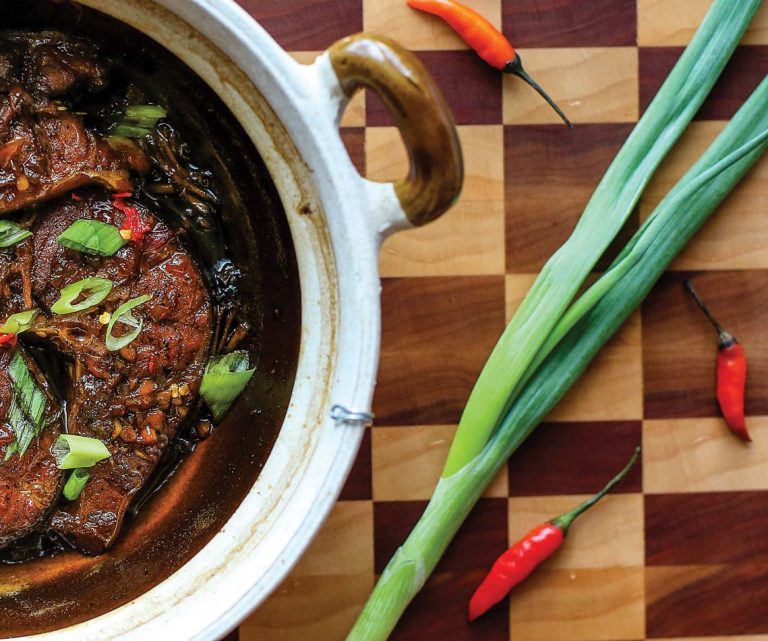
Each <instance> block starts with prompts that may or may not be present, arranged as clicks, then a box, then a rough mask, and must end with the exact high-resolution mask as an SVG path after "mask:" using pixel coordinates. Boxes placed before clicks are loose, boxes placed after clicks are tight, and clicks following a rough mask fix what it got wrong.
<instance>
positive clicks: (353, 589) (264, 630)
mask: <svg viewBox="0 0 768 641" xmlns="http://www.w3.org/2000/svg"><path fill="white" fill-rule="evenodd" d="M341 556H343V555H339V557H341ZM372 588H373V575H372V574H370V575H369V574H363V575H357V576H343V577H340V576H312V577H295V576H290V577H289V578H288V579H286V580H285V581H284V582H283V584H282V585H281V586H280V587H279V588H278V589H277V591H276V592H275V593H274V594H273V595H272V596H271V597H270V599H269V600H268V601H266V602H265V603H264V605H262V606H261V607H260V608H259V609H258V610H256V612H254V613H253V614H252V615H251V616H250V617H249V618H248V619H246V620H245V621H244V622H243V623H242V625H241V626H240V641H296V639H313V640H318V641H319V640H321V639H344V638H345V637H346V636H347V633H348V632H349V630H350V629H351V628H352V625H353V624H354V622H355V619H356V618H357V615H358V614H359V613H360V611H361V610H362V609H363V605H364V604H365V601H366V599H367V598H368V594H369V593H370V591H371V589H372Z"/></svg>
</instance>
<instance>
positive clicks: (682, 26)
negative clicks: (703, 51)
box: [637, 0, 768, 47]
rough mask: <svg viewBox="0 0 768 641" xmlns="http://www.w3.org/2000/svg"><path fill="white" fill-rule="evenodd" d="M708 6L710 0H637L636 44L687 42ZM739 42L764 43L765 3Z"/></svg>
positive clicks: (767, 8) (766, 32)
mask: <svg viewBox="0 0 768 641" xmlns="http://www.w3.org/2000/svg"><path fill="white" fill-rule="evenodd" d="M711 5H712V2H711V0H637V42H638V44H639V45H640V46H641V47H662V46H664V47H666V46H674V45H677V46H684V45H687V44H688V43H689V42H690V41H691V38H692V37H693V34H694V33H695V31H696V29H697V28H698V26H699V24H701V21H702V20H703V19H704V16H705V15H706V13H707V9H709V7H710V6H711ZM742 44H750V45H760V44H768V5H765V4H763V6H762V7H760V9H758V10H757V14H756V15H755V17H754V18H753V20H752V24H750V26H749V28H748V29H747V33H746V34H744V38H743V40H742Z"/></svg>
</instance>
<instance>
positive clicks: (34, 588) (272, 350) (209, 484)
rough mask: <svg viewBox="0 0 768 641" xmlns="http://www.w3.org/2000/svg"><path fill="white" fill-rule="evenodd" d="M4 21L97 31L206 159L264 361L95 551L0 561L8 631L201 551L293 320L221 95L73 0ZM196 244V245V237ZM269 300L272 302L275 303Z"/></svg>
mask: <svg viewBox="0 0 768 641" xmlns="http://www.w3.org/2000/svg"><path fill="white" fill-rule="evenodd" d="M4 9H6V12H5V15H6V18H5V20H4V24H3V27H4V28H9V29H59V30H62V31H64V32H67V33H71V34H74V35H79V36H85V37H88V38H91V39H93V40H94V41H96V42H98V43H99V44H100V45H101V46H102V48H103V50H104V51H105V52H106V53H107V54H108V55H109V57H111V58H114V59H120V60H121V61H122V64H121V65H119V67H120V69H121V72H124V73H127V74H130V75H133V76H134V79H135V80H136V81H137V82H139V83H141V84H142V85H143V86H144V87H145V88H146V89H147V91H148V93H149V94H150V95H153V97H155V99H156V101H157V102H159V103H161V104H164V105H167V106H168V107H169V112H170V114H171V119H172V120H173V122H174V123H175V124H176V125H177V127H178V128H179V130H180V131H181V133H182V135H183V136H184V138H185V139H186V140H187V141H188V142H189V144H190V147H191V148H192V149H193V150H194V154H195V156H196V158H195V159H196V160H198V161H199V164H200V165H203V166H208V167H211V168H212V169H213V170H214V172H215V174H216V178H217V182H218V184H219V192H220V195H221V197H222V204H221V208H220V211H221V216H222V218H223V223H224V228H225V231H228V232H229V233H228V234H227V244H228V248H229V252H230V254H231V256H232V258H233V260H234V262H235V264H236V265H237V266H238V267H239V268H240V269H241V270H242V272H243V278H242V280H241V283H240V291H241V293H242V299H243V301H244V307H245V309H244V313H245V314H246V315H247V316H248V318H249V320H250V322H251V325H252V327H253V331H252V335H251V336H250V337H249V341H250V344H248V345H246V346H247V347H248V348H249V349H250V351H251V353H252V354H255V355H256V356H257V360H258V367H259V370H260V371H262V372H269V373H270V376H269V377H261V378H260V380H259V381H256V382H255V383H254V385H252V386H251V388H250V389H249V392H248V394H247V396H246V397H245V398H243V399H241V401H240V402H238V403H237V404H236V406H235V408H234V409H233V410H232V412H230V414H229V415H228V416H227V418H226V420H225V421H224V423H223V424H222V425H221V426H219V427H218V428H217V429H216V430H214V433H213V435H212V436H211V437H210V438H209V439H208V440H207V441H204V442H202V443H201V444H200V445H198V447H197V449H196V450H195V452H194V453H192V454H191V455H190V456H188V457H187V458H186V459H184V460H183V462H182V463H181V464H180V466H179V468H178V469H177V471H176V472H175V473H174V474H173V475H172V476H170V477H169V478H168V480H167V481H166V482H165V484H164V486H163V487H162V489H161V490H160V491H159V492H157V493H155V494H153V495H152V496H151V497H150V498H149V499H148V500H147V502H146V504H144V505H143V506H142V508H141V510H140V513H139V515H138V517H137V518H135V519H131V521H130V522H129V523H128V524H127V527H126V528H125V529H124V531H123V533H122V535H121V537H120V539H119V541H118V542H117V544H116V545H115V547H114V548H113V549H112V550H111V551H110V552H108V553H107V554H105V555H102V556H99V557H84V556H81V555H80V554H78V553H76V552H62V553H59V554H57V555H55V556H48V557H45V558H41V559H38V560H35V561H31V562H28V563H25V564H19V565H0V632H1V633H2V636H3V637H14V636H20V635H25V634H34V633H41V632H46V631H50V630H54V629H58V628H61V627H64V626H68V625H72V624H75V623H78V622H82V621H85V620H87V619H90V618H93V617H95V616H98V615H99V614H103V613H105V612H108V611H109V610H112V609H114V608H116V607H119V606H120V605H122V604H124V603H127V602H128V601H130V600H132V599H134V598H136V597H138V596H140V595H141V594H142V593H144V592H146V591H147V590H148V589H150V588H151V587H152V586H154V585H156V584H157V583H159V582H160V581H162V580H164V579H165V578H167V577H168V576H169V575H170V574H172V573H173V572H174V571H176V570H177V569H178V568H179V567H180V566H181V565H183V564H184V563H185V562H186V561H188V560H189V559H190V558H191V557H192V556H193V555H194V554H195V553H196V552H197V551H199V550H200V549H201V548H202V547H203V546H204V545H205V544H206V543H207V542H208V541H209V540H210V539H211V537H212V536H213V535H214V534H215V533H216V532H218V531H219V530H220V529H221V527H222V526H223V525H224V524H225V522H226V521H227V520H228V518H229V517H230V516H231V515H232V513H233V512H234V511H235V509H236V508H237V506H238V505H239V504H240V502H241V501H242V499H243V498H244V497H245V496H246V494H247V493H248V491H249V490H250V488H251V487H252V485H253V483H254V482H255V480H256V479H257V477H258V475H259V473H260V471H261V469H262V467H263V465H264V462H265V460H266V458H267V456H268V454H269V452H270V450H271V448H272V445H273V444H274V441H275V438H276V436H277V433H278V430H279V426H280V425H281V424H282V422H283V419H284V416H285V412H286V410H287V408H288V403H289V400H290V394H291V390H292V387H293V380H294V376H295V371H296V364H297V359H298V350H299V338H300V331H301V316H300V299H299V286H298V273H297V267H296V261H295V255H294V249H293V246H292V243H291V240H290V233H289V230H288V225H287V221H286V219H285V213H284V211H283V208H282V206H281V204H280V200H279V197H278V195H277V192H276V189H275V188H274V185H273V184H272V182H271V179H270V178H269V174H268V171H267V169H266V167H265V166H264V164H263V162H262V160H261V159H260V158H259V156H258V154H257V152H256V151H255V149H254V148H253V145H252V144H251V143H250V141H249V139H248V137H247V136H246V135H245V133H244V132H243V130H242V128H241V127H240V125H239V124H238V123H237V121H236V120H235V118H234V117H233V116H232V115H231V114H230V113H229V112H228V110H227V109H226V108H225V106H224V105H223V103H222V102H221V100H220V99H219V98H218V97H217V96H216V95H215V94H214V93H213V92H212V91H211V90H210V89H209V88H208V87H207V86H206V85H205V84H204V83H203V82H202V81H200V80H199V79H198V78H197V77H196V76H195V75H194V73H193V72H192V71H191V70H189V69H188V68H187V67H186V66H185V65H184V64H183V63H181V62H180V61H179V60H178V59H176V58H175V57H173V56H172V55H171V54H169V53H168V52H167V51H165V50H164V49H162V48H161V47H159V46H158V45H156V44H155V43H153V42H152V41H151V40H149V39H148V38H146V37H145V36H143V35H142V34H140V33H138V32H137V31H135V30H133V29H131V28H129V27H126V26H125V25H122V24H120V23H119V22H116V21H114V20H112V19H110V18H108V17H105V16H103V15H101V14H99V13H97V12H95V11H93V10H90V9H87V8H83V7H81V6H77V5H75V4H73V3H71V2H59V1H55V0H36V1H35V2H28V1H27V0H7V1H6V3H5V5H4ZM193 249H194V248H193ZM275 310H278V311H279V313H275Z"/></svg>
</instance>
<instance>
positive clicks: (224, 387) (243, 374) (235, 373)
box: [200, 351, 256, 421]
mask: <svg viewBox="0 0 768 641" xmlns="http://www.w3.org/2000/svg"><path fill="white" fill-rule="evenodd" d="M255 371H256V370H255V369H248V353H247V352H244V351H238V352H232V353H231V354H227V355H226V356H218V357H216V358H212V359H211V360H210V361H208V365H207V366H206V368H205V374H204V375H203V382H202V384H201V385H200V395H201V396H202V397H203V399H204V400H205V402H206V403H207V404H208V407H209V408H210V410H211V414H212V415H213V418H214V420H216V421H220V420H221V419H222V418H223V417H224V415H225V414H226V413H227V411H228V410H229V408H230V407H231V406H232V403H234V402H235V400H236V399H237V397H238V396H240V394H242V392H243V390H244V389H245V386H246V385H247V384H248V381H250V380H251V378H252V377H253V374H254V372H255Z"/></svg>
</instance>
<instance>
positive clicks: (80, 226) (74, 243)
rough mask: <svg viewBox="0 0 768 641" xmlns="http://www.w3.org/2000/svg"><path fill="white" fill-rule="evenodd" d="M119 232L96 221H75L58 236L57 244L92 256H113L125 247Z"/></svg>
mask: <svg viewBox="0 0 768 641" xmlns="http://www.w3.org/2000/svg"><path fill="white" fill-rule="evenodd" d="M125 243H126V241H125V239H124V238H123V237H122V236H121V235H120V230H119V229H118V228H117V227H115V226H113V225H107V224H106V223H102V222H99V221H98V220H76V221H75V222H74V223H72V224H71V225H70V226H69V227H68V228H67V229H65V230H64V233H63V234H61V236H59V244H60V245H61V246H63V247H66V248H68V249H74V250H76V251H79V252H83V253H84V254H90V255H92V256H114V255H115V254H116V253H117V251H118V250H119V249H121V248H122V247H123V246H124V245H125Z"/></svg>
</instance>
